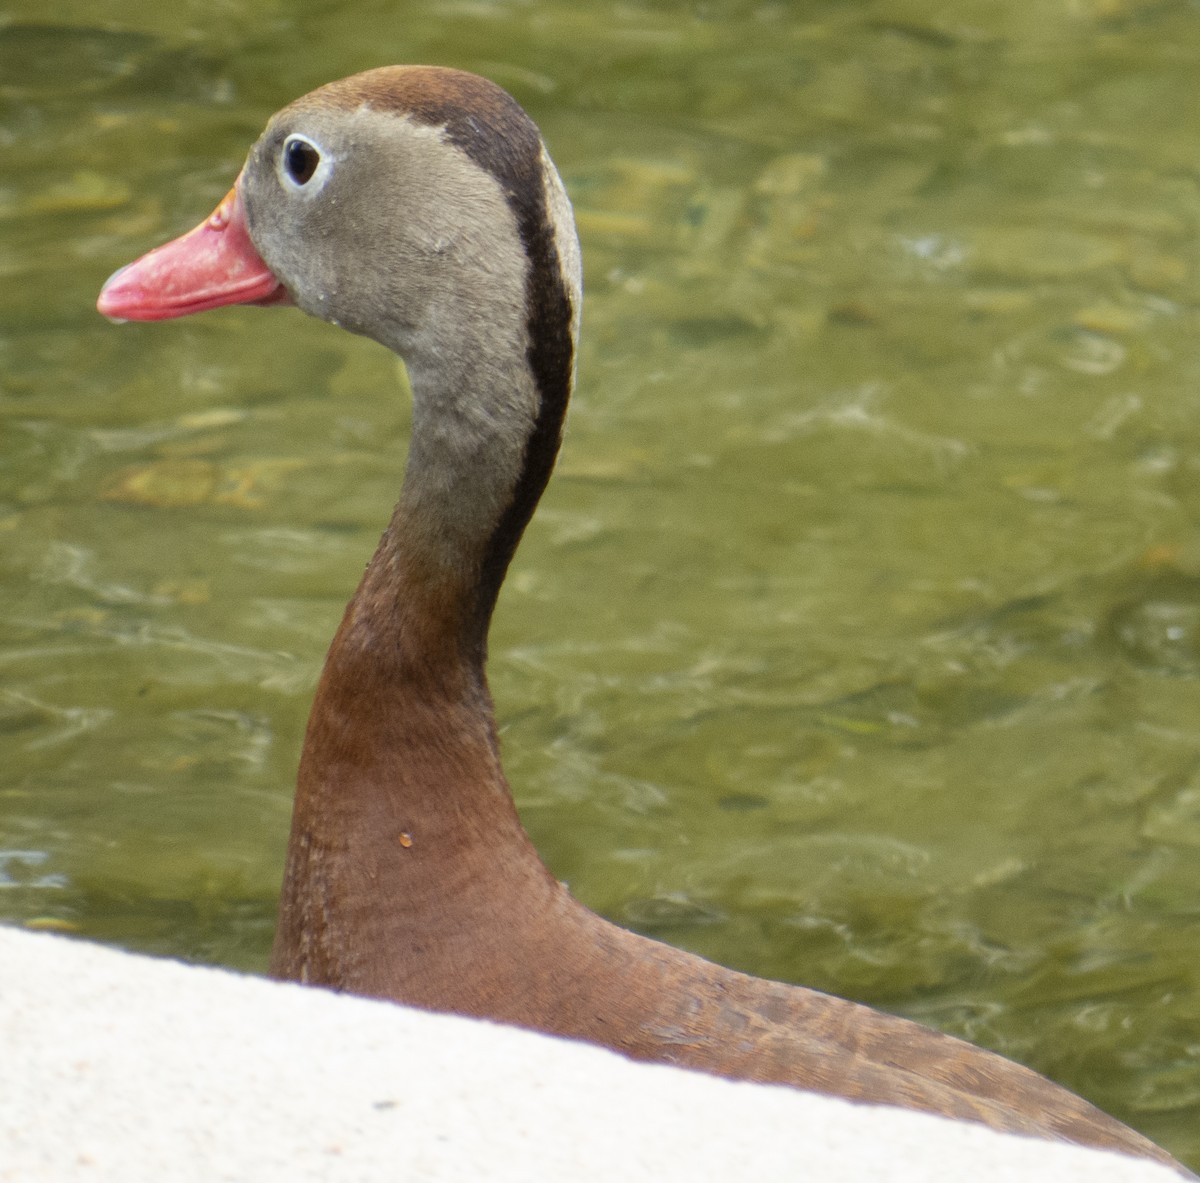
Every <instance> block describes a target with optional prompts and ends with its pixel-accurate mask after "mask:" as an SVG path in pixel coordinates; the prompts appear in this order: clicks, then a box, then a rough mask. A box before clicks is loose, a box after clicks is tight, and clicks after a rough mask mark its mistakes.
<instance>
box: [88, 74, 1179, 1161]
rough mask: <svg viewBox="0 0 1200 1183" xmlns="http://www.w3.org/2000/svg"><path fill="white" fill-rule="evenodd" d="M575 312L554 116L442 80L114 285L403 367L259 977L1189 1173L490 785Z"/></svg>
mask: <svg viewBox="0 0 1200 1183" xmlns="http://www.w3.org/2000/svg"><path fill="white" fill-rule="evenodd" d="M581 303H582V271H581V258H580V246H579V240H578V237H577V234H576V229H575V223H574V218H573V215H572V209H571V204H570V201H569V199H568V196H567V193H566V190H565V188H564V185H563V182H562V180H561V179H560V176H559V174H558V172H557V170H556V168H555V166H554V164H553V162H552V161H551V158H550V155H549V153H548V151H547V149H546V146H545V143H544V141H543V139H542V136H541V133H540V132H539V130H538V128H537V126H536V125H535V124H534V122H533V121H532V120H531V119H530V117H529V116H528V115H527V114H526V113H525V111H524V110H523V109H522V108H521V106H520V105H519V104H518V103H517V102H516V100H515V99H513V98H512V97H511V96H510V95H509V94H508V93H507V92H506V91H504V90H503V89H502V88H501V87H499V86H498V85H496V84H494V83H492V82H490V81H488V80H486V79H484V78H481V77H479V76H476V75H474V74H470V73H466V72H463V71H459V70H454V69H450V68H446V67H439V66H386V67H381V68H377V69H372V70H368V71H366V72H364V73H359V74H355V75H353V76H351V77H348V78H344V79H341V80H340V81H336V82H332V83H330V84H328V85H325V86H322V87H320V88H318V89H316V90H314V91H312V92H311V93H309V94H307V95H305V96H303V97H302V98H299V99H297V100H296V101H294V102H292V103H290V104H289V105H288V106H286V107H284V108H283V109H282V110H280V111H279V112H278V113H277V114H276V115H274V116H273V117H272V118H271V120H270V122H269V123H268V124H267V127H266V129H265V131H264V132H263V133H262V135H261V137H260V138H259V139H258V141H257V142H256V143H255V144H254V145H253V147H252V148H251V149H250V152H249V155H248V157H247V159H246V162H245V165H244V167H243V168H242V170H241V172H240V173H239V175H238V177H237V179H236V182H235V184H234V186H233V188H232V189H231V190H230V192H229V194H228V195H227V196H226V197H225V199H224V200H223V201H222V202H221V203H220V204H219V205H218V207H217V208H216V210H215V211H214V212H213V213H212V215H211V216H210V217H209V218H207V219H206V220H205V221H204V222H202V223H201V224H200V225H199V226H197V227H196V228H195V229H194V230H192V231H190V232H188V233H187V234H184V235H183V236H182V237H180V238H177V239H175V240H173V241H171V242H168V243H166V244H164V245H162V246H160V247H158V248H156V249H155V250H152V251H150V252H149V253H148V254H146V255H144V256H143V257H141V258H140V259H138V260H137V261H135V262H133V263H131V264H129V265H128V266H126V267H124V268H122V269H121V270H120V271H118V272H116V273H115V274H114V275H113V276H112V277H111V278H110V279H109V280H108V282H107V283H106V284H105V285H104V287H103V290H102V292H101V295H100V297H99V300H98V308H99V311H100V312H101V313H103V314H104V315H105V316H107V317H109V318H111V319H113V320H117V321H124V320H147V321H149V320H164V319H169V318H173V317H180V316H185V315H190V314H192V313H196V312H201V311H205V310H209V309H214V308H219V307H223V306H227V305H236V304H252V305H264V306H270V305H294V306H296V307H298V308H299V309H301V310H302V311H303V312H305V313H308V314H309V315H311V316H315V317H319V318H320V319H322V320H325V321H328V322H330V323H332V324H334V325H340V326H342V327H343V328H346V329H348V330H349V331H350V332H352V333H357V334H360V335H363V336H366V337H370V338H372V339H373V340H375V341H377V342H379V343H380V344H381V345H383V346H385V347H386V348H388V349H390V350H392V351H393V352H394V353H396V354H397V355H399V357H400V358H401V359H402V360H403V363H404V365H405V367H406V369H407V372H408V377H409V383H410V386H411V390H412V404H413V416H412V433H411V439H410V443H409V449H408V455H407V460H406V463H405V469H404V476H403V480H402V481H401V484H400V492H399V499H398V501H397V503H396V505H395V508H394V510H393V512H392V515H391V518H390V520H389V521H388V524H387V527H386V529H385V530H384V531H383V535H382V537H381V539H380V542H379V545H378V548H377V549H376V551H375V553H374V556H373V557H372V559H371V560H370V562H369V564H368V565H367V567H366V571H365V573H364V574H363V576H362V579H361V582H360V583H359V585H358V588H357V590H356V591H355V593H354V596H353V598H352V599H351V600H350V602H349V604H348V606H347V608H346V610H345V613H344V615H343V617H342V620H341V623H340V626H339V627H338V629H337V631H336V634H335V636H334V638H333V641H332V643H331V645H330V648H329V651H328V655H327V657H326V660H325V665H324V668H323V671H322V673H321V676H320V680H319V683H318V685H317V689H316V692H315V696H314V700H313V706H312V711H311V715H310V717H309V722H308V727H307V731H306V734H305V739H304V743H303V749H302V753H301V757H300V765H299V772H298V775H297V782H296V790H295V799H294V805H293V814H292V822H291V832H290V837H289V842H288V848H287V857H286V865H285V870H284V875H283V886H282V891H281V895H280V903H279V916H278V925H277V931H276V935H275V940H274V945H273V948H272V953H271V961H270V972H271V974H272V975H273V976H274V977H276V978H280V979H284V980H289V981H294V982H301V983H307V984H309V985H311V986H318V987H325V988H328V989H331V990H335V991H345V992H350V993H353V994H358V995H364V996H367V997H371V998H378V999H389V1000H393V1001H395V1002H398V1003H403V1004H407V1005H410V1006H414V1007H419V1008H424V1009H427V1010H433V1011H443V1012H451V1013H455V1014H460V1015H468V1016H474V1017H477V1018H481V1019H488V1020H494V1021H498V1022H502V1023H507V1024H513V1025H516V1026H519V1027H525V1028H529V1029H532V1030H536V1031H540V1032H546V1033H549V1034H552V1035H557V1036H562V1037H566V1038H569V1039H574V1040H582V1041H586V1042H590V1043H593V1044H599V1045H601V1046H604V1047H607V1048H610V1049H613V1050H615V1051H617V1052H619V1053H622V1054H624V1055H625V1056H628V1057H631V1058H633V1059H636V1060H644V1061H654V1062H663V1063H669V1064H674V1065H678V1066H682V1067H685V1068H690V1069H694V1070H698V1071H701V1072H706V1073H711V1074H715V1075H718V1076H722V1077H727V1078H731V1079H736V1080H747V1081H758V1082H767V1083H774V1084H781V1085H788V1086H792V1087H795V1088H799V1089H806V1090H810V1091H815V1092H818V1093H824V1094H828V1095H831V1096H836V1097H842V1098H846V1099H849V1100H852V1101H859V1102H868V1103H873V1104H882V1105H892V1106H901V1107H904V1108H907V1109H914V1110H921V1111H925V1112H928V1113H933V1114H939V1115H942V1116H944V1117H949V1118H955V1119H959V1120H962V1121H968V1122H976V1123H980V1124H982V1125H985V1126H989V1127H991V1128H992V1129H994V1130H999V1131H1005V1132H1009V1133H1016V1134H1026V1135H1036V1136H1040V1137H1042V1138H1047V1139H1051V1140H1060V1141H1065V1142H1071V1143H1076V1144H1079V1145H1083V1146H1089V1147H1100V1148H1105V1149H1109V1150H1116V1151H1123V1152H1125V1153H1127V1154H1131V1155H1137V1156H1142V1157H1144V1158H1149V1159H1156V1160H1158V1161H1159V1162H1163V1163H1168V1164H1170V1165H1172V1166H1174V1167H1176V1168H1177V1169H1179V1170H1180V1171H1182V1170H1183V1168H1182V1167H1180V1165H1179V1164H1178V1163H1177V1162H1175V1160H1174V1159H1172V1158H1171V1157H1170V1156H1169V1155H1168V1154H1167V1153H1166V1152H1165V1151H1164V1150H1161V1149H1160V1148H1158V1147H1157V1146H1155V1145H1154V1144H1152V1143H1151V1142H1150V1141H1149V1140H1148V1139H1146V1138H1145V1137H1143V1136H1142V1135H1140V1134H1138V1133H1136V1132H1135V1131H1133V1130H1132V1129H1130V1128H1128V1127H1127V1126H1125V1125H1123V1124H1122V1123H1120V1122H1118V1121H1117V1120H1115V1119H1114V1118H1112V1117H1110V1116H1108V1115H1106V1114H1105V1113H1103V1112H1101V1111H1100V1110H1099V1109H1097V1108H1096V1107H1094V1106H1093V1105H1091V1104H1090V1103H1088V1102H1087V1101H1085V1100H1083V1099H1081V1098H1080V1097H1078V1096H1076V1095H1075V1094H1073V1093H1071V1092H1070V1091H1068V1090H1067V1089H1065V1088H1063V1087H1061V1086H1059V1085H1057V1084H1055V1083H1053V1082H1051V1081H1050V1080H1048V1079H1047V1078H1045V1077H1044V1076H1042V1075H1040V1074H1038V1073H1036V1072H1034V1071H1032V1070H1031V1069H1029V1068H1026V1067H1023V1066H1021V1065H1018V1064H1016V1063H1014V1062H1012V1061H1010V1060H1008V1059H1005V1058H1003V1057H1002V1056H1000V1055H998V1054H996V1053H993V1052H990V1051H986V1050H984V1049H982V1048H979V1047H976V1046H974V1045H972V1044H969V1043H966V1042H964V1041H962V1040H959V1039H956V1038H954V1037H951V1036H949V1035H946V1034H943V1033H940V1032H936V1031H934V1030H931V1029H929V1028H927V1027H924V1026H922V1025H919V1024H917V1023H915V1022H912V1021H910V1020H907V1019H904V1018H901V1017H898V1016H895V1015H890V1014H885V1013H883V1012H880V1011H878V1010H874V1009H872V1008H870V1007H867V1006H865V1005H862V1004H859V1003H855V1002H852V1001H848V1000H845V999H842V998H839V997H836V996H834V995H831V994H826V993H823V992H819V991H816V990H813V989H809V988H806V987H804V986H802V985H792V984H787V983H781V982H775V981H768V980H765V979H761V978H756V977H752V976H750V975H747V974H745V973H740V972H736V971H734V970H731V969H727V968H725V967H723V966H720V965H717V964H714V963H712V962H710V961H707V960H704V959H703V958H701V957H698V956H696V955H694V954H692V953H688V952H685V951H683V950H680V949H677V948H674V947H671V946H669V945H666V944H663V943H660V942H658V941H654V940H651V939H649V938H647V937H644V936H642V935H639V934H636V933H634V932H631V931H629V930H627V929H625V928H622V927H620V926H618V925H617V924H615V923H613V922H611V921H609V920H607V919H604V918H602V917H601V916H599V915H597V914H596V913H594V912H592V911H591V910H589V909H588V908H586V907H585V906H584V905H583V904H581V903H580V902H578V901H577V900H576V899H575V898H574V897H573V896H572V895H571V894H570V892H569V891H568V889H567V888H566V886H565V885H563V884H562V883H560V882H559V881H558V880H557V879H556V878H555V877H554V876H553V875H552V874H551V872H550V871H549V870H548V869H547V867H546V866H545V864H544V863H543V862H542V860H541V858H540V857H539V856H538V853H537V851H536V850H535V848H534V846H533V843H532V841H531V840H530V838H529V836H528V835H527V833H526V831H525V829H524V828H523V826H522V824H521V821H520V818H519V816H518V813H517V810H516V806H515V804H514V799H513V794H512V791H511V789H510V787H509V784H508V782H507V780H506V779H505V775H504V771H503V769H502V766H501V760H500V745H499V741H498V737H497V724H496V715H495V710H494V707H493V703H492V698H491V695H490V692H489V689H488V683H487V678H486V669H485V667H486V658H487V638H488V628H489V623H490V621H491V617H492V612H493V608H494V606H495V604H496V599H497V596H498V594H499V592H500V588H501V584H502V582H503V580H504V577H505V573H506V571H507V570H508V567H509V564H510V561H511V560H512V558H513V555H514V552H515V550H516V548H517V544H518V542H519V541H520V538H521V535H522V533H523V531H524V529H525V527H526V524H527V523H528V522H529V520H530V518H531V516H532V514H533V512H534V509H535V507H536V505H537V503H538V500H539V498H540V496H541V494H542V492H543V490H544V489H545V487H546V484H547V482H548V480H549V478H550V474H551V470H552V469H553V467H554V464H555V460H556V457H557V455H558V451H559V446H560V443H561V441H562V435H563V422H564V416H565V413H566V409H567V403H568V399H569V397H570V394H571V390H572V387H573V384H574V378H575V359H576V342H577V339H578V333H579V318H580V308H581Z"/></svg>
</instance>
